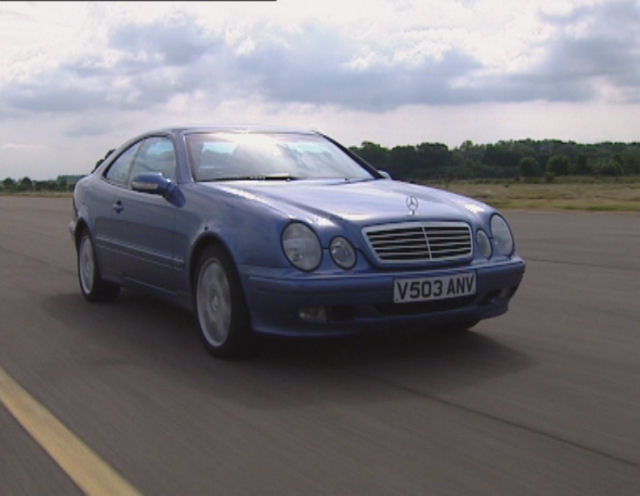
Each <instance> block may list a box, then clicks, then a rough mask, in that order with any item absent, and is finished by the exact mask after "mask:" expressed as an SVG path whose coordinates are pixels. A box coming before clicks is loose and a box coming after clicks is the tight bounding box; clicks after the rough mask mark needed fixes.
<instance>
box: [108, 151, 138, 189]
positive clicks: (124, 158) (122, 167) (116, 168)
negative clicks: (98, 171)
mask: <svg viewBox="0 0 640 496" xmlns="http://www.w3.org/2000/svg"><path fill="white" fill-rule="evenodd" d="M139 147H140V143H136V144H135V145H133V146H131V147H129V148H127V150H126V151H125V152H124V153H121V154H120V156H119V157H118V158H117V159H116V160H115V162H113V163H112V164H111V165H110V166H109V169H107V172H106V174H105V176H104V177H105V178H106V179H107V181H109V182H110V183H113V184H118V185H121V186H126V185H127V181H128V179H129V168H130V166H131V162H132V160H133V158H134V157H135V156H136V152H137V151H138V148H139Z"/></svg>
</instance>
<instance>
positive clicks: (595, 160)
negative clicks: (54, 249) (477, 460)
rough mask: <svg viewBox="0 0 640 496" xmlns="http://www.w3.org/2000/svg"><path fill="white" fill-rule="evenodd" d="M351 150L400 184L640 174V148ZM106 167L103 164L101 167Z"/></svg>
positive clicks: (25, 187)
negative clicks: (412, 181)
mask: <svg viewBox="0 0 640 496" xmlns="http://www.w3.org/2000/svg"><path fill="white" fill-rule="evenodd" d="M350 150H351V151H352V152H354V153H356V154H357V155H359V156H361V157H362V158H364V159H365V160H366V161H367V162H369V163H370V164H371V165H373V166H374V167H376V168H378V169H382V170H385V171H387V172H389V174H391V176H392V177H393V178H395V179H403V180H410V181H411V180H416V181H420V180H444V181H452V180H460V179H521V180H525V181H526V180H532V181H538V180H541V179H544V180H546V181H553V179H554V178H555V177H558V176H569V175H571V176H623V175H633V174H640V143H639V142H634V143H613V142H604V143H597V144H580V143H575V142H573V141H569V142H566V141H560V140H531V139H525V140H517V141H498V142H497V143H495V144H488V145H478V144H474V143H472V142H471V141H465V142H464V143H462V145H460V146H459V147H457V148H453V149H449V148H448V147H447V145H444V144H442V143H420V144H419V145H399V146H394V147H393V148H386V147H384V146H382V145H379V144H377V143H373V142H371V141H364V142H362V144H361V145H360V146H352V147H350ZM101 161H102V159H101V160H99V161H98V162H97V164H96V165H98V164H99V163H100V162H101ZM81 177H82V175H62V176H58V177H57V178H56V179H50V180H46V181H35V180H31V179H30V178H28V177H23V178H22V179H19V180H15V179H12V178H9V177H7V178H6V179H5V180H4V181H1V182H0V193H2V192H32V191H35V192H38V191H59V192H68V191H73V188H74V186H75V183H76V182H77V181H78V180H79V179H80V178H81Z"/></svg>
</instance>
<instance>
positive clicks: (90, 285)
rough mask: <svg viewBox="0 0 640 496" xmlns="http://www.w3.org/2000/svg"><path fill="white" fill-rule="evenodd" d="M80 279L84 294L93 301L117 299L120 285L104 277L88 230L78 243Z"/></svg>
mask: <svg viewBox="0 0 640 496" xmlns="http://www.w3.org/2000/svg"><path fill="white" fill-rule="evenodd" d="M78 280H79V282H80V290H81V291H82V295H83V296H84V297H85V298H86V299H87V300H88V301H91V302H96V301H111V300H115V299H116V298H117V297H118V294H119V293H120V287H119V286H117V285H115V284H112V283H109V282H107V281H105V280H103V279H102V277H101V276H100V271H99V269H98V264H97V262H96V253H95V250H94V248H93V241H91V236H89V233H88V232H86V231H85V232H83V233H82V235H81V237H80V242H79V243H78Z"/></svg>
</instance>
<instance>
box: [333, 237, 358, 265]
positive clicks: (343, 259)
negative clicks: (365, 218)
mask: <svg viewBox="0 0 640 496" xmlns="http://www.w3.org/2000/svg"><path fill="white" fill-rule="evenodd" d="M329 251H330V252H331V258H333V261H334V262H335V263H336V264H337V265H338V266H340V267H342V268H343V269H350V268H351V267H353V266H354V265H355V264H356V251H355V250H354V249H353V246H351V243H349V240H348V239H347V238H343V237H342V236H338V237H336V238H333V240H332V241H331V245H329Z"/></svg>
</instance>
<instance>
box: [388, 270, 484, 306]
mask: <svg viewBox="0 0 640 496" xmlns="http://www.w3.org/2000/svg"><path fill="white" fill-rule="evenodd" d="M474 294H476V274H475V272H465V273H462V274H453V275H449V276H438V277H418V278H415V279H396V280H394V281H393V302H394V303H413V302H417V301H434V300H444V299H447V298H458V297H460V296H469V295H474Z"/></svg>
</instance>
